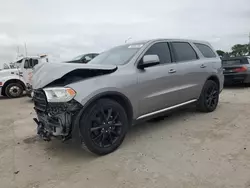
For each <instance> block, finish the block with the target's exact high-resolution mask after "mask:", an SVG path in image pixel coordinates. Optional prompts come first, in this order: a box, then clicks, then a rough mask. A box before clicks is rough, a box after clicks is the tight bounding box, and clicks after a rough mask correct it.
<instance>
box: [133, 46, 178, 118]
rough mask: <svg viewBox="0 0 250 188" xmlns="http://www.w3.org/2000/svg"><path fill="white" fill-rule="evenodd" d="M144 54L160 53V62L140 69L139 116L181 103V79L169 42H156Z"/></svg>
mask: <svg viewBox="0 0 250 188" xmlns="http://www.w3.org/2000/svg"><path fill="white" fill-rule="evenodd" d="M144 55H158V56H159V59H160V64H159V65H155V66H153V67H148V68H145V69H144V70H138V82H139V84H138V87H139V88H138V90H139V91H140V93H139V96H138V98H139V116H142V115H145V114H148V113H151V112H155V111H158V110H161V109H164V108H167V107H170V106H173V105H176V104H178V103H179V97H178V91H177V90H176V88H178V85H179V80H178V76H177V74H176V73H177V71H176V64H175V63H172V60H171V54H170V50H169V45H168V43H167V42H159V43H155V44H153V45H152V46H151V47H150V48H149V49H148V50H147V51H146V53H145V54H144Z"/></svg>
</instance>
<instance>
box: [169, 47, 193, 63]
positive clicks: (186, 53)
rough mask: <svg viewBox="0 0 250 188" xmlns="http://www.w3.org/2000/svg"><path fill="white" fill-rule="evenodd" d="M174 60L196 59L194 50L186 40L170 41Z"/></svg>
mask: <svg viewBox="0 0 250 188" xmlns="http://www.w3.org/2000/svg"><path fill="white" fill-rule="evenodd" d="M172 47H173V51H174V54H175V59H176V61H177V62H178V61H189V60H195V59H198V57H197V54H196V52H195V51H194V49H193V48H192V46H191V45H190V44H189V43H187V42H172Z"/></svg>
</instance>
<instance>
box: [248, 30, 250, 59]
mask: <svg viewBox="0 0 250 188" xmlns="http://www.w3.org/2000/svg"><path fill="white" fill-rule="evenodd" d="M248 37H249V43H248V55H250V32H249V36H248Z"/></svg>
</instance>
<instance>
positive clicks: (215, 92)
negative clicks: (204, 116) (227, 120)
mask: <svg viewBox="0 0 250 188" xmlns="http://www.w3.org/2000/svg"><path fill="white" fill-rule="evenodd" d="M219 93H220V91H219V85H218V84H217V83H216V82H214V81H213V80H207V81H206V83H205V85H204V87H203V89H202V93H201V95H200V98H199V100H198V104H197V109H198V110H199V111H202V112H212V111H214V110H215V109H216V108H217V105H218V102H219Z"/></svg>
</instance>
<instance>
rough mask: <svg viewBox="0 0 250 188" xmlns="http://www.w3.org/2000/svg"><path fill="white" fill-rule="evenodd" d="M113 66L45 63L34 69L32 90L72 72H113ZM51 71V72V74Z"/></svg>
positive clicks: (114, 67)
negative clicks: (80, 70)
mask: <svg viewBox="0 0 250 188" xmlns="http://www.w3.org/2000/svg"><path fill="white" fill-rule="evenodd" d="M116 68H117V67H116V66H115V65H89V64H78V63H72V64H70V63H47V64H43V65H41V66H39V67H38V69H35V71H34V73H33V79H32V87H33V88H34V89H38V88H43V87H45V86H46V85H48V84H49V83H51V82H53V81H55V80H56V79H60V78H61V77H63V76H64V75H65V74H67V73H69V72H71V71H74V70H77V69H78V70H79V69H82V70H97V69H98V70H114V69H116ZM51 70H53V72H51Z"/></svg>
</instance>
